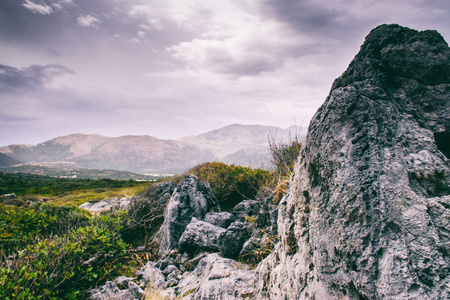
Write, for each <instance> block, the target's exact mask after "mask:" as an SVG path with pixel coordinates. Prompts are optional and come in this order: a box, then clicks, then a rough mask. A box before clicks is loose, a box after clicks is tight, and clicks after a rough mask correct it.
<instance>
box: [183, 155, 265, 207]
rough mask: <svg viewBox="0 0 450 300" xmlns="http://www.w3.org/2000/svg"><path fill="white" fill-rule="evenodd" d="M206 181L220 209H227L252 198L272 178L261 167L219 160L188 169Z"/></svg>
mask: <svg viewBox="0 0 450 300" xmlns="http://www.w3.org/2000/svg"><path fill="white" fill-rule="evenodd" d="M189 173H190V174H193V175H195V176H197V177H198V178H199V179H200V180H203V181H207V182H209V184H210V185H211V188H212V190H213V192H214V195H215V196H216V198H217V200H218V201H219V204H220V206H221V208H222V209H224V210H229V209H231V208H233V207H234V206H235V205H236V204H238V203H239V202H241V201H242V200H244V199H252V198H253V199H254V198H255V196H256V194H257V192H258V191H259V189H260V188H261V187H263V186H265V185H267V183H268V182H270V180H271V178H272V174H271V172H269V171H267V170H261V169H252V168H247V167H241V166H235V165H227V164H224V163H221V162H212V163H204V164H201V165H198V166H196V167H194V168H193V169H191V170H190V171H189Z"/></svg>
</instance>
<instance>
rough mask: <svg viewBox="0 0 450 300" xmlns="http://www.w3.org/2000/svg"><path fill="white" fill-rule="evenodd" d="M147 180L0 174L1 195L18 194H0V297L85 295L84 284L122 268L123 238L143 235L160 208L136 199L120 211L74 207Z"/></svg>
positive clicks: (137, 239)
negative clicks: (93, 213) (11, 195)
mask: <svg viewBox="0 0 450 300" xmlns="http://www.w3.org/2000/svg"><path fill="white" fill-rule="evenodd" d="M150 184H151V183H149V182H136V181H131V180H127V181H116V180H109V179H101V180H80V179H59V178H51V177H45V176H37V175H29V174H7V173H0V191H1V192H0V193H2V194H4V193H11V192H14V193H15V194H16V195H18V196H17V198H9V197H2V198H1V199H0V201H1V202H2V203H3V204H0V299H85V298H87V296H88V295H87V294H86V292H87V291H88V290H89V289H90V288H92V287H94V286H97V285H99V284H102V283H104V282H105V281H106V280H108V279H113V278H114V277H116V276H118V275H120V274H123V273H124V272H129V269H130V268H131V267H132V266H133V265H134V263H135V262H134V261H133V259H131V258H130V255H129V254H128V249H129V246H128V245H127V243H130V244H141V243H142V241H146V240H147V239H148V237H149V236H150V235H152V234H153V233H154V232H155V231H156V229H157V228H158V226H159V225H160V224H161V223H162V211H163V208H162V207H160V206H159V205H158V204H155V203H152V202H151V201H150V200H149V199H141V200H139V201H136V202H134V203H133V205H132V206H131V208H130V210H128V211H127V212H124V211H121V210H115V211H110V212H106V213H104V214H102V215H100V216H95V217H94V216H91V215H90V214H89V213H88V212H86V211H83V210H81V209H79V208H78V207H77V206H78V205H79V204H80V202H85V201H87V200H92V199H99V200H100V199H104V198H107V197H108V196H109V197H111V196H132V195H135V194H136V193H140V192H142V191H144V190H145V189H146V188H147V187H148V186H149V185H150ZM42 198H44V199H45V201H46V202H39V201H36V199H42ZM25 200H32V201H31V202H30V201H28V203H26V202H25ZM4 204H13V205H4ZM134 233H136V234H134Z"/></svg>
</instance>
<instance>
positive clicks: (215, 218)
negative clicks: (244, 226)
mask: <svg viewBox="0 0 450 300" xmlns="http://www.w3.org/2000/svg"><path fill="white" fill-rule="evenodd" d="M234 219H235V216H234V215H233V214H231V213H229V212H226V211H223V212H209V213H207V214H206V215H205V218H204V219H203V221H205V222H208V223H211V224H213V225H216V226H219V227H222V228H227V227H228V226H230V224H231V223H233V221H234Z"/></svg>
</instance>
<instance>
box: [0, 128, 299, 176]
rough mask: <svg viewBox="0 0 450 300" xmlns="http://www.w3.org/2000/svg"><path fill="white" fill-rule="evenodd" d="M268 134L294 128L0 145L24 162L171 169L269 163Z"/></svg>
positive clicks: (284, 133)
mask: <svg viewBox="0 0 450 300" xmlns="http://www.w3.org/2000/svg"><path fill="white" fill-rule="evenodd" d="M270 135H275V136H276V137H277V138H287V137H289V135H290V130H287V129H280V128H277V127H275V126H263V125H243V124H231V125H228V126H225V127H222V128H218V129H215V130H212V131H209V132H206V133H203V134H200V135H197V136H190V137H185V138H181V139H177V140H164V139H158V138H156V137H153V136H150V135H125V136H119V137H107V136H103V135H100V134H82V133H73V134H69V135H65V136H60V137H57V138H54V139H51V140H48V141H45V142H42V143H39V144H37V145H28V146H26V145H9V146H5V147H1V148H0V153H3V154H6V155H8V156H10V157H11V158H13V159H16V160H19V161H23V162H24V163H61V164H63V163H67V162H71V163H73V164H75V165H77V166H78V167H84V168H92V169H117V170H121V171H130V172H135V173H145V172H153V173H154V172H170V173H172V172H181V171H183V170H185V169H187V168H190V167H193V166H195V165H197V164H200V163H203V162H206V161H213V160H215V161H224V162H227V163H235V164H238V165H246V166H253V167H261V166H262V165H263V164H264V163H265V162H266V161H267V156H268V140H269V136H270Z"/></svg>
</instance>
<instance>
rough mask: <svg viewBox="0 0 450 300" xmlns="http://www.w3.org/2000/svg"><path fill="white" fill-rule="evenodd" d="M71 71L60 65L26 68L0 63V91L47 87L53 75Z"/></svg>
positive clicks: (21, 90) (24, 90)
mask: <svg viewBox="0 0 450 300" xmlns="http://www.w3.org/2000/svg"><path fill="white" fill-rule="evenodd" d="M68 73H72V71H71V70H69V69H68V68H66V67H65V66H62V65H57V64H52V65H46V66H39V65H32V66H29V67H27V68H22V69H18V68H14V67H10V66H5V65H0V93H1V92H6V91H13V90H16V91H20V92H26V91H32V90H35V89H40V88H43V87H47V86H48V85H49V84H50V83H51V81H52V79H53V78H54V77H57V76H60V75H64V74H68Z"/></svg>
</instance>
